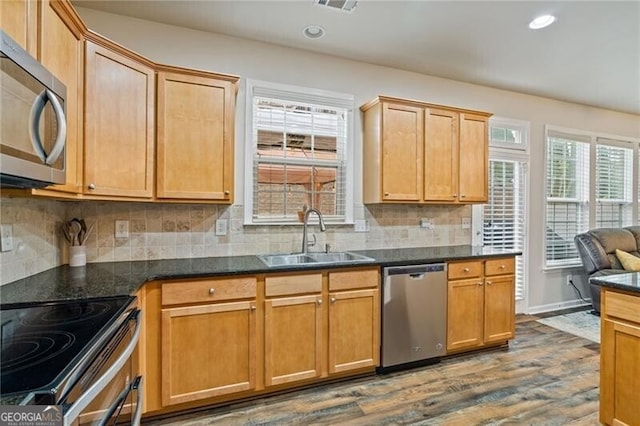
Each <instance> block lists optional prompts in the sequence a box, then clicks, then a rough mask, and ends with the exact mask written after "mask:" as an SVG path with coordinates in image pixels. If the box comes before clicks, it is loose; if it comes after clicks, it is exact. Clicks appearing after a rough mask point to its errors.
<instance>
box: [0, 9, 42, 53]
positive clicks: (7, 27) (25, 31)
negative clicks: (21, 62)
mask: <svg viewBox="0 0 640 426" xmlns="http://www.w3.org/2000/svg"><path fill="white" fill-rule="evenodd" d="M0 28H2V31H4V32H5V33H7V35H8V36H9V37H11V38H12V39H13V40H14V41H15V42H16V43H18V45H20V47H22V48H23V49H24V50H26V51H27V52H29V53H30V54H31V56H33V57H34V58H37V57H38V2H37V1H36V0H2V1H0Z"/></svg>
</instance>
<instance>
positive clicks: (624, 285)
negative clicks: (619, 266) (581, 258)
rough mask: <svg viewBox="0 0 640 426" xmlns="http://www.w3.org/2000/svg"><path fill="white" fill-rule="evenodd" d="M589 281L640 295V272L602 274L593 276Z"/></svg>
mask: <svg viewBox="0 0 640 426" xmlns="http://www.w3.org/2000/svg"><path fill="white" fill-rule="evenodd" d="M589 281H591V282H594V283H596V284H599V285H600V286H602V287H609V288H614V289H618V290H624V291H629V292H632V293H638V296H640V273H638V272H628V273H624V274H616V275H602V276H599V277H594V278H591V279H590V280H589Z"/></svg>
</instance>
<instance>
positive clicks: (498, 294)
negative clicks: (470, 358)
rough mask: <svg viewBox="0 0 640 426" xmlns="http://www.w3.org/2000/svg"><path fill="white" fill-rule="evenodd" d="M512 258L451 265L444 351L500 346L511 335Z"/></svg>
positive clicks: (513, 292) (453, 263)
mask: <svg viewBox="0 0 640 426" xmlns="http://www.w3.org/2000/svg"><path fill="white" fill-rule="evenodd" d="M514 274H515V258H514V257H508V258H498V259H494V258H491V259H485V260H473V261H467V262H451V263H449V271H448V277H449V282H448V290H447V351H448V352H459V351H462V350H470V349H478V348H481V347H484V346H491V345H495V344H502V343H505V342H507V341H508V340H509V339H512V338H513V337H514V336H515V275H514Z"/></svg>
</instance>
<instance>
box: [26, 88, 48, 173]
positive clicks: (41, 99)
mask: <svg viewBox="0 0 640 426" xmlns="http://www.w3.org/2000/svg"><path fill="white" fill-rule="evenodd" d="M47 97H48V95H47V90H43V91H42V92H41V93H40V94H39V95H38V96H36V99H35V100H34V101H33V105H32V106H31V114H30V115H29V139H31V145H33V149H34V150H35V152H36V154H38V157H40V159H41V160H42V162H45V161H46V160H47V153H46V152H44V147H43V146H42V139H40V129H38V127H39V124H40V116H41V115H42V110H44V106H45V104H46V103H47Z"/></svg>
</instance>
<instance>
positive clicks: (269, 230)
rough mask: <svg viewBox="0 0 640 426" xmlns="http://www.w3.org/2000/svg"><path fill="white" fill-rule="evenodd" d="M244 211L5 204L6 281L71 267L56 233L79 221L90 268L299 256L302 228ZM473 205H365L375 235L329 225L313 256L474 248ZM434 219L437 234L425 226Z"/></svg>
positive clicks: (2, 258) (1, 212) (362, 213)
mask: <svg viewBox="0 0 640 426" xmlns="http://www.w3.org/2000/svg"><path fill="white" fill-rule="evenodd" d="M243 214H244V212H243V206H241V205H234V206H217V205H208V204H190V205H185V204H151V203H131V202H92V201H83V202H62V201H54V200H46V199H33V198H24V199H22V198H7V197H3V198H2V199H0V221H1V223H2V224H13V230H14V231H13V232H14V238H15V239H16V246H19V248H17V249H15V250H14V251H12V252H7V253H2V254H0V262H1V264H2V274H1V276H0V283H1V284H6V283H8V282H11V281H14V280H17V279H20V278H24V277H25V276H28V275H32V274H35V273H37V272H41V271H43V270H46V269H49V268H52V267H55V266H58V265H60V264H64V263H67V262H68V253H67V252H68V250H67V246H66V242H65V241H64V239H63V238H62V237H61V236H60V235H59V234H58V232H57V228H58V226H59V224H60V223H62V222H63V221H64V220H69V219H71V218H74V217H77V218H82V219H84V220H85V221H86V222H87V223H91V222H95V230H94V232H93V233H92V234H91V235H90V236H89V238H88V239H87V244H86V245H87V262H90V263H91V262H112V261H128V260H148V259H166V258H187V257H208V256H231V255H252V254H263V253H289V252H295V251H299V250H300V249H301V241H302V227H301V226H300V225H286V226H285V225H281V226H274V225H270V226H254V225H252V226H244V225H243V217H244V216H243ZM463 217H469V218H470V217H471V207H470V206H411V205H377V206H359V207H356V209H355V218H356V219H365V220H367V221H369V226H370V230H369V232H365V233H356V232H354V229H353V226H347V225H344V226H329V227H328V228H327V231H326V232H324V233H322V232H319V230H318V229H317V227H315V226H311V227H310V228H309V230H310V232H312V233H314V234H315V235H316V238H317V243H316V244H317V245H316V247H315V248H314V250H322V249H323V248H324V246H325V244H330V245H331V247H332V250H336V251H338V250H359V249H365V248H367V249H376V248H400V247H418V246H424V247H433V246H443V245H461V244H470V242H471V230H470V229H463V228H462V225H461V222H462V218H463ZM221 218H222V219H227V220H228V224H229V228H228V232H227V235H224V236H218V235H215V224H216V221H217V220H218V219H221ZM420 218H429V220H430V221H431V222H432V223H433V224H434V226H435V228H434V229H426V228H420V226H419V224H420ZM116 220H127V221H129V238H126V239H116V238H115V221H116Z"/></svg>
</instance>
